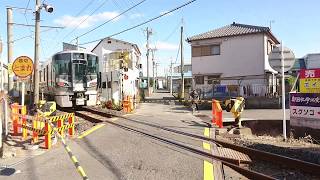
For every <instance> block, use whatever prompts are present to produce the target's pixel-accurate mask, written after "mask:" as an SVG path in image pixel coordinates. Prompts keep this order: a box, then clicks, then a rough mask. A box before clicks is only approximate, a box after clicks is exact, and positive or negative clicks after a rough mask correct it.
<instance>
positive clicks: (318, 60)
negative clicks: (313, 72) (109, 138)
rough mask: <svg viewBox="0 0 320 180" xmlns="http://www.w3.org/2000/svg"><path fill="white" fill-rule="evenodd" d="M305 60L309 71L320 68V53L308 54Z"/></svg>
mask: <svg viewBox="0 0 320 180" xmlns="http://www.w3.org/2000/svg"><path fill="white" fill-rule="evenodd" d="M303 59H304V61H305V65H306V68H307V69H316V68H320V53H313V54H307V55H305V56H304V57H303Z"/></svg>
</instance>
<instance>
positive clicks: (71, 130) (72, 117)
mask: <svg viewBox="0 0 320 180" xmlns="http://www.w3.org/2000/svg"><path fill="white" fill-rule="evenodd" d="M68 121H69V124H74V114H73V113H72V115H71V116H70V117H69V118H68ZM69 135H70V136H73V135H74V126H71V127H70V128H69Z"/></svg>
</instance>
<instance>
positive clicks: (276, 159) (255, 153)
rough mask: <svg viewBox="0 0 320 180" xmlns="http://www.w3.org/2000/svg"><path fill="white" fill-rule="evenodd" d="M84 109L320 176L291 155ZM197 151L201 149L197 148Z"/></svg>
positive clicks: (313, 167)
mask: <svg viewBox="0 0 320 180" xmlns="http://www.w3.org/2000/svg"><path fill="white" fill-rule="evenodd" d="M83 110H84V111H86V112H90V113H92V114H96V115H100V116H103V117H104V116H107V117H111V116H116V117H120V118H122V119H126V120H130V121H131V122H135V123H138V124H142V125H146V126H149V127H153V128H157V129H161V130H164V131H168V132H171V133H175V134H179V135H183V136H188V137H192V138H195V139H199V140H205V141H210V142H213V143H215V144H217V145H218V146H222V147H225V148H229V149H233V150H235V151H238V152H241V153H244V154H247V155H248V156H250V157H251V158H253V159H255V160H262V161H267V162H271V163H273V164H278V165H281V166H285V167H287V168H292V169H298V170H300V171H302V172H305V173H309V174H312V175H316V176H320V171H319V169H320V165H319V164H315V163H310V162H306V161H302V160H299V159H295V158H290V157H286V156H282V155H278V154H274V153H270V152H265V151H261V150H256V149H252V148H248V147H244V146H239V145H235V144H232V143H228V142H224V141H220V140H215V139H212V138H208V137H204V136H200V135H196V134H191V133H187V132H183V131H179V130H176V129H171V128H167V127H163V126H160V125H157V124H152V123H147V122H142V121H138V120H134V119H131V118H128V117H123V116H119V115H112V114H110V113H109V112H102V111H99V110H97V109H95V108H83ZM92 120H93V121H96V120H97V119H95V118H93V119H92ZM106 122H108V123H111V124H113V125H115V126H118V127H121V128H125V126H123V125H120V124H118V123H114V122H109V121H106ZM127 128H128V127H127ZM128 130H133V129H132V128H131V129H130V128H129V129H128ZM133 131H135V132H137V131H136V130H133ZM139 133H142V134H143V132H141V131H139ZM145 135H147V134H145ZM180 145H181V146H180ZM178 146H180V147H183V146H184V145H183V144H179V145H178ZM197 151H199V150H197ZM194 152H195V151H194ZM199 153H201V152H199ZM204 155H205V156H207V157H210V158H213V159H219V160H224V161H226V162H228V163H231V164H234V162H233V161H232V160H230V159H222V158H221V157H219V156H214V155H212V154H208V153H207V154H206V152H204ZM242 169H243V168H242ZM235 170H237V169H235ZM240 171H241V169H240ZM240 171H239V172H240ZM240 173H241V172H240ZM241 174H243V173H241ZM244 175H245V174H244Z"/></svg>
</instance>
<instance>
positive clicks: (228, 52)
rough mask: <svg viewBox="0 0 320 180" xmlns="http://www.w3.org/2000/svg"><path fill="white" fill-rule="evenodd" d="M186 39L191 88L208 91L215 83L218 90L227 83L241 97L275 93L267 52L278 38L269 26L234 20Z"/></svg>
mask: <svg viewBox="0 0 320 180" xmlns="http://www.w3.org/2000/svg"><path fill="white" fill-rule="evenodd" d="M187 41H188V43H189V44H190V45H191V56H192V57H191V64H192V77H193V79H194V88H196V89H197V88H200V89H204V91H206V89H207V90H208V92H210V93H211V92H213V91H212V88H213V86H214V85H216V87H218V89H217V90H218V91H219V92H223V91H228V87H227V86H229V91H234V92H236V94H238V95H243V96H246V95H254V96H265V95H266V94H269V93H270V94H272V93H274V92H276V87H275V85H276V82H277V81H276V77H275V74H276V73H277V72H276V71H274V70H273V69H272V68H271V67H270V65H269V63H268V55H269V54H270V53H271V51H272V49H273V46H274V45H276V44H279V40H278V39H277V38H276V37H275V36H274V35H273V34H272V32H271V31H270V29H269V28H268V27H262V26H253V25H246V24H238V23H235V22H233V23H232V24H230V25H227V26H224V27H221V28H218V29H214V30H212V31H208V32H205V33H201V34H198V35H194V36H191V37H189V38H187ZM220 86H221V87H220ZM222 86H224V87H222ZM208 88H209V89H208ZM210 88H211V89H210Z"/></svg>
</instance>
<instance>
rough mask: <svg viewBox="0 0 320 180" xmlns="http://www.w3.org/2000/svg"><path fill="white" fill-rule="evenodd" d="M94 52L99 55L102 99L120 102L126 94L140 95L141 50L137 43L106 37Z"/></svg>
mask: <svg viewBox="0 0 320 180" xmlns="http://www.w3.org/2000/svg"><path fill="white" fill-rule="evenodd" d="M92 52H93V53H95V54H97V56H98V57H99V72H100V76H101V80H100V82H101V84H100V92H101V99H102V100H113V101H114V102H115V103H117V104H120V102H121V101H122V100H123V98H125V97H126V96H131V97H137V96H138V93H139V73H140V71H141V64H140V63H141V62H140V58H141V52H140V50H139V47H138V46H137V45H136V44H133V43H129V42H125V41H122V40H118V39H114V38H105V39H103V40H101V41H100V42H99V43H98V44H97V45H96V46H95V47H94V48H93V50H92Z"/></svg>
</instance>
